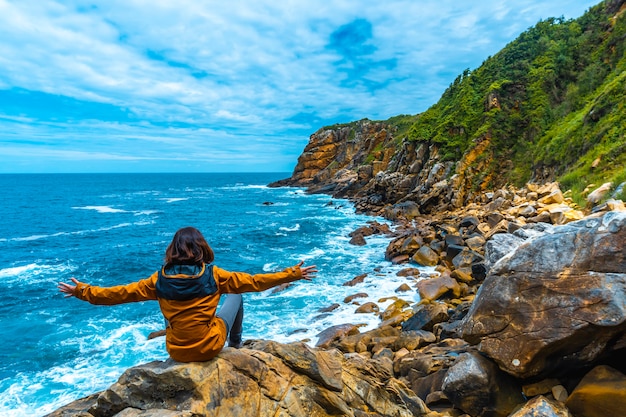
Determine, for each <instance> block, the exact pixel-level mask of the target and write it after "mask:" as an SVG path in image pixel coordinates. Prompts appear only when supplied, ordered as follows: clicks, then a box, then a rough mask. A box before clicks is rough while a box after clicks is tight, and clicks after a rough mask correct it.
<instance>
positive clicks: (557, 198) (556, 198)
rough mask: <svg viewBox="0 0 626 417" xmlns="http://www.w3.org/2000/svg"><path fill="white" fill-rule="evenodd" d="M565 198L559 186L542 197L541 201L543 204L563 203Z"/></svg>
mask: <svg viewBox="0 0 626 417" xmlns="http://www.w3.org/2000/svg"><path fill="white" fill-rule="evenodd" d="M563 200H564V198H563V193H561V190H559V189H558V188H557V189H556V190H553V191H552V192H551V193H550V194H548V195H546V196H545V197H541V198H540V199H539V203H541V204H555V203H556V204H560V203H562V202H563Z"/></svg>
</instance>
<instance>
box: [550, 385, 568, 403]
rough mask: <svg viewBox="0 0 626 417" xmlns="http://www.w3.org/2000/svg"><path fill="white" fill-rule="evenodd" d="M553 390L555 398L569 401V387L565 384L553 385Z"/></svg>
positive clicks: (562, 401)
mask: <svg viewBox="0 0 626 417" xmlns="http://www.w3.org/2000/svg"><path fill="white" fill-rule="evenodd" d="M551 392H552V396H553V397H554V399H555V400H557V401H559V402H561V403H565V401H567V397H569V395H568V394H567V389H566V388H565V387H564V386H563V385H555V386H553V387H552V390H551Z"/></svg>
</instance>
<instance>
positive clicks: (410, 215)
mask: <svg viewBox="0 0 626 417" xmlns="http://www.w3.org/2000/svg"><path fill="white" fill-rule="evenodd" d="M384 216H385V218H387V219H389V220H400V219H404V220H412V219H414V218H416V217H419V216H420V210H419V206H418V205H417V203H415V202H413V201H405V202H402V203H397V204H394V205H393V206H391V207H388V208H385V213H384Z"/></svg>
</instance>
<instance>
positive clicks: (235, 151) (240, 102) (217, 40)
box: [0, 0, 598, 173]
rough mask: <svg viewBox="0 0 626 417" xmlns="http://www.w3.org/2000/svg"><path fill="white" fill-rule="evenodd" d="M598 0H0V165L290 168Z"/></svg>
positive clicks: (413, 106) (6, 168)
mask: <svg viewBox="0 0 626 417" xmlns="http://www.w3.org/2000/svg"><path fill="white" fill-rule="evenodd" d="M597 3H598V1H585V0H580V1H565V0H553V1H549V2H547V1H545V0H518V1H512V0H483V1H480V2H460V1H458V0H422V1H417V0H387V1H384V2H381V1H373V0H372V1H370V0H361V1H357V0H318V1H310V0H299V1H297V0H280V1H276V0H254V1H252V0H231V1H228V2H222V1H201V0H176V1H173V0H150V1H148V0H124V1H118V0H107V1H78V0H76V1H72V0H66V1H50V0H14V1H7V0H0V173H22V172H44V173H54V172H251V171H270V172H290V171H291V170H293V167H294V166H295V164H296V162H297V158H298V156H299V155H300V153H301V152H302V150H303V149H304V146H305V145H306V144H307V143H308V139H309V135H310V134H312V133H313V132H315V131H316V130H317V129H318V128H320V127H322V126H325V125H330V124H334V123H345V122H349V121H353V120H359V119H362V118H369V119H371V120H384V119H387V118H389V117H391V116H394V115H398V114H417V113H420V112H422V111H424V110H426V109H427V108H428V107H429V106H430V105H432V104H434V103H435V102H436V101H437V100H438V98H439V97H440V96H441V94H442V92H443V91H444V90H445V88H446V87H447V86H448V85H449V84H450V83H451V82H452V81H453V80H454V78H455V77H456V76H457V75H458V74H459V73H461V72H462V71H463V70H464V69H466V68H469V69H475V68H477V67H478V66H480V64H481V63H482V62H483V61H484V60H485V59H486V58H487V57H488V56H490V55H493V54H495V53H496V52H498V51H499V50H500V49H502V48H503V47H504V46H505V45H506V44H507V43H509V42H510V41H512V40H513V39H515V38H516V37H517V36H518V35H519V34H520V33H521V32H523V31H524V30H526V29H527V28H529V27H531V26H533V25H534V24H536V23H537V22H538V21H539V20H540V19H546V18H549V17H560V16H564V17H565V18H576V17H579V16H580V15H582V14H583V13H584V12H585V11H586V10H587V9H588V8H589V7H591V6H593V5H595V4H597Z"/></svg>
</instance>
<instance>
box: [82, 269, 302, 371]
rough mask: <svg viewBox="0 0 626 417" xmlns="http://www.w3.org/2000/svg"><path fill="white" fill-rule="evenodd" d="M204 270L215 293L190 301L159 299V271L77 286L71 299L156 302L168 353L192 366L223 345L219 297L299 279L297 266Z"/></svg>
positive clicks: (174, 276) (172, 276) (300, 275)
mask: <svg viewBox="0 0 626 417" xmlns="http://www.w3.org/2000/svg"><path fill="white" fill-rule="evenodd" d="M204 268H213V277H214V279H215V284H216V285H217V291H216V292H215V293H214V294H211V295H206V296H201V297H197V298H192V299H189V300H183V301H176V300H168V299H164V298H160V297H158V296H157V290H156V284H157V279H158V276H159V271H157V272H155V273H154V274H152V275H151V276H150V277H149V278H146V279H143V280H141V281H138V282H133V283H131V284H127V285H118V286H114V287H96V286H93V285H88V284H84V283H79V284H78V285H77V286H76V289H75V290H74V296H76V298H79V299H81V300H85V301H88V302H90V303H91V304H99V305H113V304H123V303H132V302H136V301H146V300H158V301H159V306H160V307H161V311H162V313H163V316H164V317H165V318H166V319H167V321H168V327H167V330H166V336H165V341H166V346H167V351H168V353H169V354H170V356H171V357H172V359H174V360H176V361H179V362H195V361H207V360H209V359H211V358H213V357H215V356H216V355H217V354H218V353H219V352H220V350H222V347H223V346H224V343H225V342H226V325H225V324H224V321H223V320H221V319H220V320H216V317H215V310H216V309H217V305H218V302H219V299H220V294H227V293H243V292H258V291H264V290H266V289H268V288H271V287H273V286H276V285H280V284H283V283H287V282H291V281H296V280H299V279H301V278H302V271H301V270H300V267H299V266H293V267H290V268H287V269H285V270H284V271H282V272H277V273H271V274H256V275H250V274H246V273H243V272H228V271H225V270H223V269H220V268H218V267H217V266H212V265H203V266H202V271H204ZM165 277H166V278H178V279H181V278H182V279H193V278H195V276H191V275H165Z"/></svg>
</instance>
